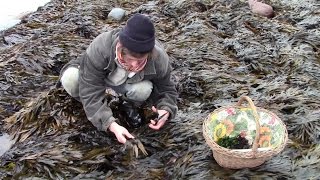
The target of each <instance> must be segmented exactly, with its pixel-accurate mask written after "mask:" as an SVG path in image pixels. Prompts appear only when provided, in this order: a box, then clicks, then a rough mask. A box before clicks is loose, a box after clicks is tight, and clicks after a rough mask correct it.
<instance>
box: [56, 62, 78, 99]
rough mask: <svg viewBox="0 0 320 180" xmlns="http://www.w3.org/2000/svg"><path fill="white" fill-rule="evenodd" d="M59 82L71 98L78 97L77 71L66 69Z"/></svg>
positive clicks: (76, 69) (70, 68) (74, 68)
mask: <svg viewBox="0 0 320 180" xmlns="http://www.w3.org/2000/svg"><path fill="white" fill-rule="evenodd" d="M60 82H61V84H62V86H63V88H64V89H65V90H66V91H67V93H68V94H69V95H70V96H72V97H78V96H79V69H78V68H76V67H69V68H67V69H66V70H65V71H64V72H63V73H62V76H61V79H60Z"/></svg>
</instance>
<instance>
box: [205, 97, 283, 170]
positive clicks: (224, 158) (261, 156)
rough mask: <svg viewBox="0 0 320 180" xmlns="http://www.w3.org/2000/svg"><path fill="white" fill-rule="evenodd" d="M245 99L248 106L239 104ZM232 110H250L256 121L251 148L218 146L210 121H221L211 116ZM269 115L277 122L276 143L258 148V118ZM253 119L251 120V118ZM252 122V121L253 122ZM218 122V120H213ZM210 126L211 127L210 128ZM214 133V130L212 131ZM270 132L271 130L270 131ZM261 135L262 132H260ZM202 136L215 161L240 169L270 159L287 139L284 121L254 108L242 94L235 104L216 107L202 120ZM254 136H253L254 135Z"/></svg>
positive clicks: (278, 151)
mask: <svg viewBox="0 0 320 180" xmlns="http://www.w3.org/2000/svg"><path fill="white" fill-rule="evenodd" d="M245 100H246V101H247V102H248V103H249V105H250V108H247V107H244V106H241V104H242V103H243V101H245ZM230 109H232V110H234V111H237V112H240V111H239V110H240V109H247V110H248V111H251V112H252V115H253V117H252V119H254V122H255V123H256V124H255V126H253V127H254V128H255V129H254V130H253V131H252V133H253V136H252V149H227V148H224V147H221V146H219V145H218V144H217V143H216V142H215V140H214V135H213V131H212V124H213V123H212V122H213V121H220V122H221V121H222V119H218V118H217V120H215V119H214V118H212V117H215V118H216V117H218V115H221V114H223V116H224V117H223V118H228V117H229V115H228V114H227V115H225V114H224V113H225V112H229V111H228V110H230ZM266 114H267V115H268V116H269V115H270V116H272V120H273V121H275V122H276V124H277V130H278V131H280V132H279V133H278V132H277V137H273V138H276V141H277V144H276V143H275V144H276V145H274V146H271V145H270V147H266V148H259V147H258V146H259V140H260V133H261V131H260V128H261V126H260V120H259V118H260V117H261V116H263V115H266ZM252 121H253V120H252ZM254 122H253V123H254ZM215 123H218V122H215ZM273 123H274V122H273ZM210 128H211V129H210ZM214 133H215V132H214ZM271 134H272V131H271ZM261 135H262V136H263V134H261ZM203 136H204V138H205V140H206V142H207V144H208V145H209V146H210V148H211V149H212V151H213V157H214V159H215V160H216V161H217V163H218V164H219V165H220V166H222V167H225V168H230V169H241V168H252V167H256V166H259V165H261V164H263V163H264V162H265V161H266V160H268V159H270V158H271V157H272V156H274V155H276V154H278V153H280V152H281V151H282V150H283V149H284V147H285V145H286V143H287V140H288V132H287V129H286V127H285V125H284V123H283V122H282V121H281V120H280V119H279V118H278V117H277V116H276V115H275V114H273V113H272V112H270V111H267V110H265V109H262V108H256V107H255V105H254V104H253V102H252V100H251V99H250V98H249V97H248V96H243V97H241V98H240V100H239V102H238V103H237V104H236V105H235V106H230V107H223V108H219V109H216V110H215V111H213V112H212V113H211V114H209V115H208V117H207V118H206V119H205V121H204V122H203ZM254 136H255V137H254Z"/></svg>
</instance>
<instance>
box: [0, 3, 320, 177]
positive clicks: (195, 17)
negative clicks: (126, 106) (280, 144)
mask: <svg viewBox="0 0 320 180" xmlns="http://www.w3.org/2000/svg"><path fill="white" fill-rule="evenodd" d="M267 2H268V3H269V4H272V5H273V7H274V9H275V11H276V16H275V17H274V18H272V19H267V18H263V17H259V16H257V15H254V14H252V13H251V12H250V11H249V8H248V5H247V4H246V3H245V2H244V1H229V0H227V1H225V0H220V1H218V0H216V1H210V0H206V1H205V0H195V1H187V0H172V1H163V0H160V1H88V0H78V1H72V0H62V1H61V0H59V1H58V0H53V1H52V2H50V3H48V4H47V5H46V6H44V7H41V8H39V9H38V11H37V12H35V13H32V14H30V15H28V16H26V17H24V18H23V20H22V22H21V23H20V24H19V25H17V26H15V27H13V28H11V29H8V30H6V31H3V32H1V42H0V51H1V55H0V56H1V62H0V72H1V74H2V76H1V78H0V93H1V96H0V98H1V99H0V117H1V119H3V120H2V121H1V125H2V131H7V132H8V133H10V134H11V135H12V137H13V138H14V139H15V141H16V143H15V145H14V146H13V147H12V148H11V149H10V150H9V151H7V152H6V153H5V154H4V155H3V156H2V157H0V159H1V168H0V178H1V179H24V178H28V177H40V178H49V179H85V178H94V179H209V178H210V179H247V178H275V179H287V178H288V179H289V178H290V179H291V178H295V179H319V178H320V175H319V172H320V146H319V142H320V133H319V132H320V110H319V109H320V84H319V80H320V50H319V48H320V30H319V24H320V18H319V17H320V16H319V15H320V4H317V2H316V0H314V1H312V0H309V1H305V3H300V2H299V1H298V0H295V1H288V0H280V1H275V0H270V1H267ZM116 6H120V7H123V8H124V9H126V10H128V11H129V12H128V13H129V14H132V13H135V12H141V13H146V14H150V15H152V19H153V21H154V22H155V24H156V28H157V35H158V37H159V39H160V40H161V41H162V42H163V43H164V45H165V47H166V49H167V51H168V54H169V56H170V57H171V59H172V64H173V67H174V73H173V74H174V76H173V78H174V80H175V81H176V82H177V89H178V91H179V94H180V98H179V108H180V110H179V112H178V115H177V118H175V119H174V120H172V121H171V122H169V123H168V124H167V125H166V126H165V127H164V128H163V129H162V130H161V131H152V130H150V129H149V128H147V127H146V126H145V127H142V128H140V129H136V130H133V129H131V130H130V131H131V132H133V134H134V135H135V136H136V137H137V140H135V141H130V142H128V143H127V144H126V145H121V144H119V143H118V142H117V141H116V139H115V137H114V136H113V135H112V134H110V133H105V132H99V131H97V130H95V128H94V127H93V126H92V125H91V124H90V122H89V121H88V120H87V119H86V118H85V115H84V112H83V109H82V108H81V104H79V103H78V102H77V101H75V100H73V99H72V98H70V97H69V96H68V95H67V94H66V93H65V92H64V91H63V90H62V89H56V88H55V83H56V80H57V76H58V73H59V70H60V68H61V66H62V65H63V64H65V63H66V62H68V61H70V60H71V59H74V58H76V57H77V56H78V55H79V54H80V53H81V52H82V51H83V50H85V48H86V47H87V46H88V44H89V43H90V42H91V40H92V39H93V38H94V37H95V36H97V35H98V34H99V33H101V32H103V31H106V30H109V29H111V28H113V27H118V26H119V24H121V25H123V24H124V23H125V20H126V19H127V18H128V16H127V17H126V18H125V19H124V20H122V21H121V22H116V21H112V20H109V19H107V15H108V13H109V12H110V10H111V9H112V8H113V7H116ZM187 9H188V11H186V10H187ZM242 95H248V96H250V97H251V98H252V99H253V101H254V102H255V103H256V105H257V106H258V107H263V108H266V109H268V110H270V111H272V112H274V113H276V114H277V115H278V116H279V117H280V118H281V119H282V120H283V121H284V122H285V124H286V125H287V128H288V131H289V142H288V145H287V147H286V148H285V149H284V151H283V152H282V153H280V154H279V155H277V156H275V157H274V158H272V159H271V160H269V161H267V162H266V163H264V164H263V165H262V166H259V167H257V168H253V169H242V170H229V169H224V168H221V167H220V166H219V165H218V164H217V163H216V162H215V161H214V159H213V157H212V152H211V150H210V149H209V147H208V146H207V145H206V144H205V141H204V138H203V136H202V129H201V128H202V121H203V120H204V118H205V117H206V115H208V113H210V112H211V111H213V110H214V109H216V108H219V107H221V106H227V105H230V104H234V103H236V102H237V101H238V99H239V97H240V96H242Z"/></svg>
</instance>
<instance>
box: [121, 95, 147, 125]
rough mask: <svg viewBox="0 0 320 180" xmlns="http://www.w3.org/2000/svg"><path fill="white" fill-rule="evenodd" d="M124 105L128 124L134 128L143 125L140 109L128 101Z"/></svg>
mask: <svg viewBox="0 0 320 180" xmlns="http://www.w3.org/2000/svg"><path fill="white" fill-rule="evenodd" d="M122 105H123V108H124V112H125V115H126V120H127V123H128V124H129V125H130V126H131V127H133V128H138V127H140V126H141V125H142V117H141V116H140V114H139V111H138V109H137V108H136V107H134V105H133V104H132V103H130V102H127V101H123V103H122Z"/></svg>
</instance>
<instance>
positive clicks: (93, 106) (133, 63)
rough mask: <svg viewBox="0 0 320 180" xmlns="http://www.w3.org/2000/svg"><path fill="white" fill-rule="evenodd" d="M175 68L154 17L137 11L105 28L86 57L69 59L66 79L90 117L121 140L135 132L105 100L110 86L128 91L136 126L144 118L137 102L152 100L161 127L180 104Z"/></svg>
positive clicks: (127, 104) (63, 73) (130, 118)
mask: <svg viewBox="0 0 320 180" xmlns="http://www.w3.org/2000/svg"><path fill="white" fill-rule="evenodd" d="M171 71H172V68H171V65H170V63H169V57H168V55H167V53H166V52H165V50H164V49H163V47H162V46H161V45H160V43H159V42H158V41H157V40H155V28H154V25H153V23H152V22H151V20H150V19H149V18H148V17H147V16H145V15H142V14H134V15H133V16H132V17H131V18H130V19H129V20H128V21H127V23H126V25H125V27H124V28H122V29H115V30H112V31H109V32H104V33H102V34H100V35H99V36H97V37H96V38H95V39H94V40H93V42H92V43H91V44H90V45H89V47H88V48H87V49H86V51H85V53H83V54H82V55H81V57H79V58H78V59H75V60H72V61H70V62H69V63H67V64H66V65H65V66H64V67H63V68H62V70H61V75H60V76H61V78H60V82H61V84H62V86H63V88H64V89H65V90H66V91H67V92H68V94H70V95H71V96H72V97H74V98H75V99H77V100H79V101H80V102H81V103H82V105H83V108H84V110H85V113H86V115H87V118H88V119H89V120H90V121H91V123H92V124H93V125H94V126H95V127H96V128H97V129H98V130H101V131H107V130H108V129H109V130H110V131H111V132H113V133H114V134H115V136H116V137H117V140H118V141H119V142H120V143H125V142H126V140H127V139H128V138H129V139H130V138H134V137H133V136H132V135H131V134H130V133H129V132H128V130H127V129H126V128H125V127H123V126H121V125H119V124H118V123H117V122H116V118H115V117H114V116H113V113H112V110H111V108H110V107H109V106H108V102H107V100H105V97H106V96H105V93H106V90H107V89H110V88H111V89H112V90H113V91H115V92H116V93H117V94H120V95H122V97H123V99H125V100H124V101H123V106H124V107H125V108H126V113H125V114H126V116H127V117H128V118H127V119H128V121H130V122H128V123H129V124H131V125H133V126H134V127H139V126H140V125H141V123H142V119H141V116H140V114H139V113H138V111H137V108H139V106H140V105H141V104H142V103H144V102H146V101H148V102H152V104H154V105H155V106H153V107H152V110H153V111H154V112H157V113H158V121H155V120H152V119H151V120H150V124H149V127H150V128H152V129H155V130H158V129H160V128H161V127H162V126H163V125H164V124H165V123H166V121H168V120H169V119H172V118H174V117H175V115H176V113H177V109H178V108H177V105H176V103H177V97H178V93H177V90H176V88H175V85H174V83H173V82H172V81H171V80H170V76H171Z"/></svg>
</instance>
